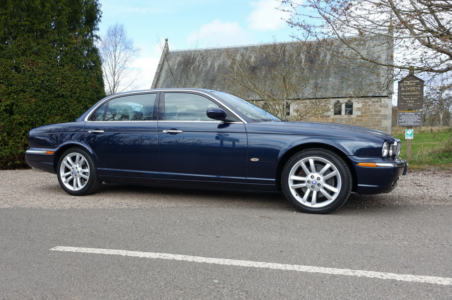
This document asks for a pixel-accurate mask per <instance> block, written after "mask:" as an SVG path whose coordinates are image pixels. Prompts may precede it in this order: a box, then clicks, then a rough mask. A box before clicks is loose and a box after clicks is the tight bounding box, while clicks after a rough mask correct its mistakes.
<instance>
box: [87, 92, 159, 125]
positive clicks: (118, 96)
mask: <svg viewBox="0 0 452 300" xmlns="http://www.w3.org/2000/svg"><path fill="white" fill-rule="evenodd" d="M158 93H159V92H158V91H152V92H150V91H136V92H128V93H124V94H120V95H116V94H115V95H111V96H107V98H106V99H105V100H104V101H102V102H101V103H99V104H98V105H97V106H96V107H94V108H93V110H92V111H91V112H90V113H89V114H88V115H87V116H86V117H85V119H84V121H85V122H112V121H104V120H102V121H89V120H88V119H89V117H91V115H92V114H93V113H94V112H95V111H96V110H97V108H98V107H99V106H102V105H103V104H105V102H107V101H110V100H113V99H116V98H121V97H124V96H130V95H134V94H158ZM115 96H116V97H115ZM151 121H156V120H151ZM121 122H127V121H121ZM128 122H136V121H128Z"/></svg>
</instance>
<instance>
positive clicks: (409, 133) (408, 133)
mask: <svg viewBox="0 0 452 300" xmlns="http://www.w3.org/2000/svg"><path fill="white" fill-rule="evenodd" d="M413 137H414V129H405V139H406V140H412V139H413Z"/></svg>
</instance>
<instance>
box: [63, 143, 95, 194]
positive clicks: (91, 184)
mask: <svg viewBox="0 0 452 300" xmlns="http://www.w3.org/2000/svg"><path fill="white" fill-rule="evenodd" d="M57 175H58V182H59V183H60V186H61V187H62V188H63V190H64V191H65V192H66V193H68V194H70V195H73V196H84V195H89V194H93V193H95V192H96V191H97V190H98V189H99V188H100V186H101V185H102V182H101V181H100V180H99V179H98V178H97V166H96V164H95V162H94V160H93V159H92V157H91V155H90V154H89V153H88V152H86V151H85V150H83V149H80V148H71V149H69V150H67V151H65V152H64V153H63V154H62V155H61V157H60V159H59V161H58V166H57Z"/></svg>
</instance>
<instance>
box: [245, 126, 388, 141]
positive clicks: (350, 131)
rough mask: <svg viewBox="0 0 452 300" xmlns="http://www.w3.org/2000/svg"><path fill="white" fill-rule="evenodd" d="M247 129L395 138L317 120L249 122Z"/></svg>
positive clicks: (269, 131)
mask: <svg viewBox="0 0 452 300" xmlns="http://www.w3.org/2000/svg"><path fill="white" fill-rule="evenodd" d="M247 131H248V132H250V133H252V132H255V133H278V134H301V135H308V136H331V137H341V138H344V137H350V138H352V137H355V138H360V139H365V138H366V137H368V138H370V139H374V138H381V139H382V140H388V141H393V140H395V138H394V137H393V136H392V135H390V134H388V133H385V132H383V131H378V130H374V129H369V128H364V127H358V126H351V125H343V124H335V123H319V122H262V123H250V124H248V126H247Z"/></svg>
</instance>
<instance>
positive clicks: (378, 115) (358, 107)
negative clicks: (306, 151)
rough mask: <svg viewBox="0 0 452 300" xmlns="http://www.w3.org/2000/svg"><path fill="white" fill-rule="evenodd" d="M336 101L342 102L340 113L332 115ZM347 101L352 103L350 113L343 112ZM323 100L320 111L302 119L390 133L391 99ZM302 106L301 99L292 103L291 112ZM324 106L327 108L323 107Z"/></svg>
mask: <svg viewBox="0 0 452 300" xmlns="http://www.w3.org/2000/svg"><path fill="white" fill-rule="evenodd" d="M337 101H340V102H341V103H342V109H341V112H342V114H341V115H334V110H333V107H334V105H335V103H337ZM347 101H351V102H352V103H353V114H352V115H346V114H345V103H346V102H347ZM323 102H324V106H323V108H319V112H320V113H319V114H317V115H316V114H313V116H310V117H308V118H307V119H305V120H304V121H309V122H325V123H338V124H346V125H353V126H360V127H366V128H371V129H376V130H380V131H383V132H386V133H391V123H392V100H391V99H390V98H386V97H378V98H357V99H352V100H349V99H325V100H323ZM328 106H329V107H328ZM302 107H303V101H299V104H298V105H297V102H295V103H293V104H292V105H291V114H297V112H298V110H300V109H303V108H302ZM325 107H328V108H329V109H325ZM324 111H327V112H324ZM289 120H290V117H289Z"/></svg>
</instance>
